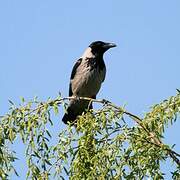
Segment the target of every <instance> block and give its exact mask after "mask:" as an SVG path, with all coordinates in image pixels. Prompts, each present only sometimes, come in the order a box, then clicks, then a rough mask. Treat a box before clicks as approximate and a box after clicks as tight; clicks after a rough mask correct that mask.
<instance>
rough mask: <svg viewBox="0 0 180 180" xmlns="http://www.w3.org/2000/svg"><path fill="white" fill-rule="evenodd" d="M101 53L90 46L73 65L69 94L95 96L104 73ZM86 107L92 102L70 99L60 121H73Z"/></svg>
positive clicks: (104, 68) (90, 105)
mask: <svg viewBox="0 0 180 180" xmlns="http://www.w3.org/2000/svg"><path fill="white" fill-rule="evenodd" d="M98 42H99V41H98ZM100 42H101V41H100ZM113 47H114V46H113ZM103 53H104V52H101V53H96V52H93V48H92V47H88V48H87V49H86V50H85V52H84V54H83V55H82V57H81V58H80V59H79V60H78V61H77V62H76V63H75V65H74V67H73V70H72V73H71V80H70V86H69V96H76V97H89V98H94V99H95V98H96V95H97V93H98V92H99V90H100V88H101V84H102V82H103V81H104V79H105V75H106V67H105V63H104V60H103ZM88 108H92V103H91V104H89V101H86V100H80V99H78V98H75V99H72V100H70V103H69V106H68V109H67V113H66V114H65V115H64V117H63V119H62V121H63V122H64V123H67V122H74V121H75V120H76V118H77V116H78V115H81V114H82V113H83V112H84V111H85V110H86V109H88Z"/></svg>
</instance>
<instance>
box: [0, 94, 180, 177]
mask: <svg viewBox="0 0 180 180" xmlns="http://www.w3.org/2000/svg"><path fill="white" fill-rule="evenodd" d="M71 98H74V97H69V98H61V97H60V96H59V97H57V98H56V99H55V100H51V99H48V100H47V102H39V101H38V100H37V98H35V99H34V100H32V101H30V102H27V103H26V102H25V100H24V99H23V98H22V100H21V101H22V105H21V106H20V107H16V106H15V105H14V104H13V102H11V101H10V104H11V107H10V111H9V113H8V114H6V115H4V116H2V117H1V119H0V177H1V179H8V177H9V174H10V172H12V171H13V172H14V173H15V174H16V175H18V172H16V170H15V167H13V162H14V161H18V160H17V158H16V154H15V152H14V151H13V150H11V149H10V148H9V147H10V146H9V145H10V144H11V143H13V142H14V141H15V140H16V139H17V137H20V138H21V140H22V142H23V143H24V144H25V146H26V154H25V156H26V160H27V166H28V172H27V179H28V178H31V179H49V178H51V177H54V178H55V179H65V178H66V177H69V179H73V180H74V179H75V180H76V179H143V178H146V177H150V178H153V179H164V173H163V172H162V171H161V168H160V163H161V162H164V161H166V160H167V159H168V158H171V160H172V161H173V162H174V164H175V165H176V169H175V171H174V172H172V178H173V179H179V178H180V160H179V157H180V155H179V154H178V153H177V152H175V151H173V147H169V146H168V145H166V144H164V143H163V142H162V139H163V133H164V130H165V127H168V126H169V124H173V123H174V122H175V121H176V120H177V119H178V115H179V113H180V93H179V92H178V93H177V95H176V96H172V97H170V98H169V99H168V100H165V101H163V102H162V103H160V104H156V105H154V106H153V107H152V108H151V110H150V112H148V113H146V114H145V116H144V118H142V119H141V118H139V117H138V116H136V115H133V114H131V113H130V112H127V111H126V110H125V109H124V108H122V107H118V106H116V105H114V104H112V103H111V102H109V101H106V100H93V99H90V98H81V99H84V100H90V101H93V102H96V103H101V104H102V108H101V109H99V110H91V111H87V112H86V113H84V114H83V115H82V116H80V117H78V120H77V124H75V125H73V126H72V124H69V125H68V126H67V128H66V129H64V130H62V131H61V132H60V133H59V137H58V143H57V144H55V145H52V144H51V143H50V140H51V139H53V137H52V135H51V133H50V131H49V130H48V127H49V126H52V127H53V121H52V118H51V117H52V114H53V112H54V113H55V114H56V115H57V114H58V108H59V106H63V107H66V103H65V101H66V100H68V99H71ZM129 120H132V121H134V122H135V123H136V124H135V125H134V126H130V125H129V123H128V121H129Z"/></svg>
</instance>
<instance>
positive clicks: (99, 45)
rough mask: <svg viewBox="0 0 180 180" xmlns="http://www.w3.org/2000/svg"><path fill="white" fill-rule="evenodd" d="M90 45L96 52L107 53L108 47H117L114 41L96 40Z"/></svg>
mask: <svg viewBox="0 0 180 180" xmlns="http://www.w3.org/2000/svg"><path fill="white" fill-rule="evenodd" d="M89 47H90V48H91V49H92V52H93V53H94V54H102V55H103V53H105V52H106V51H107V50H108V49H110V48H113V47H116V44H114V43H106V42H103V41H95V42H92V43H91V44H90V45H89Z"/></svg>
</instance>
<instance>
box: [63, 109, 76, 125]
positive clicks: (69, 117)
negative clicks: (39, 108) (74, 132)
mask: <svg viewBox="0 0 180 180" xmlns="http://www.w3.org/2000/svg"><path fill="white" fill-rule="evenodd" d="M77 116H78V114H75V113H74V111H73V110H72V109H71V108H70V107H68V109H67V112H66V113H65V114H64V116H63V118H62V121H63V122H64V123H65V124H67V123H68V122H70V123H71V122H74V121H75V120H76V118H77Z"/></svg>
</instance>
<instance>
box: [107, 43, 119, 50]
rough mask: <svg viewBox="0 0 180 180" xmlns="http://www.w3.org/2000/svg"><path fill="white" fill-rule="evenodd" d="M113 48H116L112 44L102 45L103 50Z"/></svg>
mask: <svg viewBox="0 0 180 180" xmlns="http://www.w3.org/2000/svg"><path fill="white" fill-rule="evenodd" d="M113 47H116V44H114V43H106V44H105V45H104V48H106V49H109V48H113Z"/></svg>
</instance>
